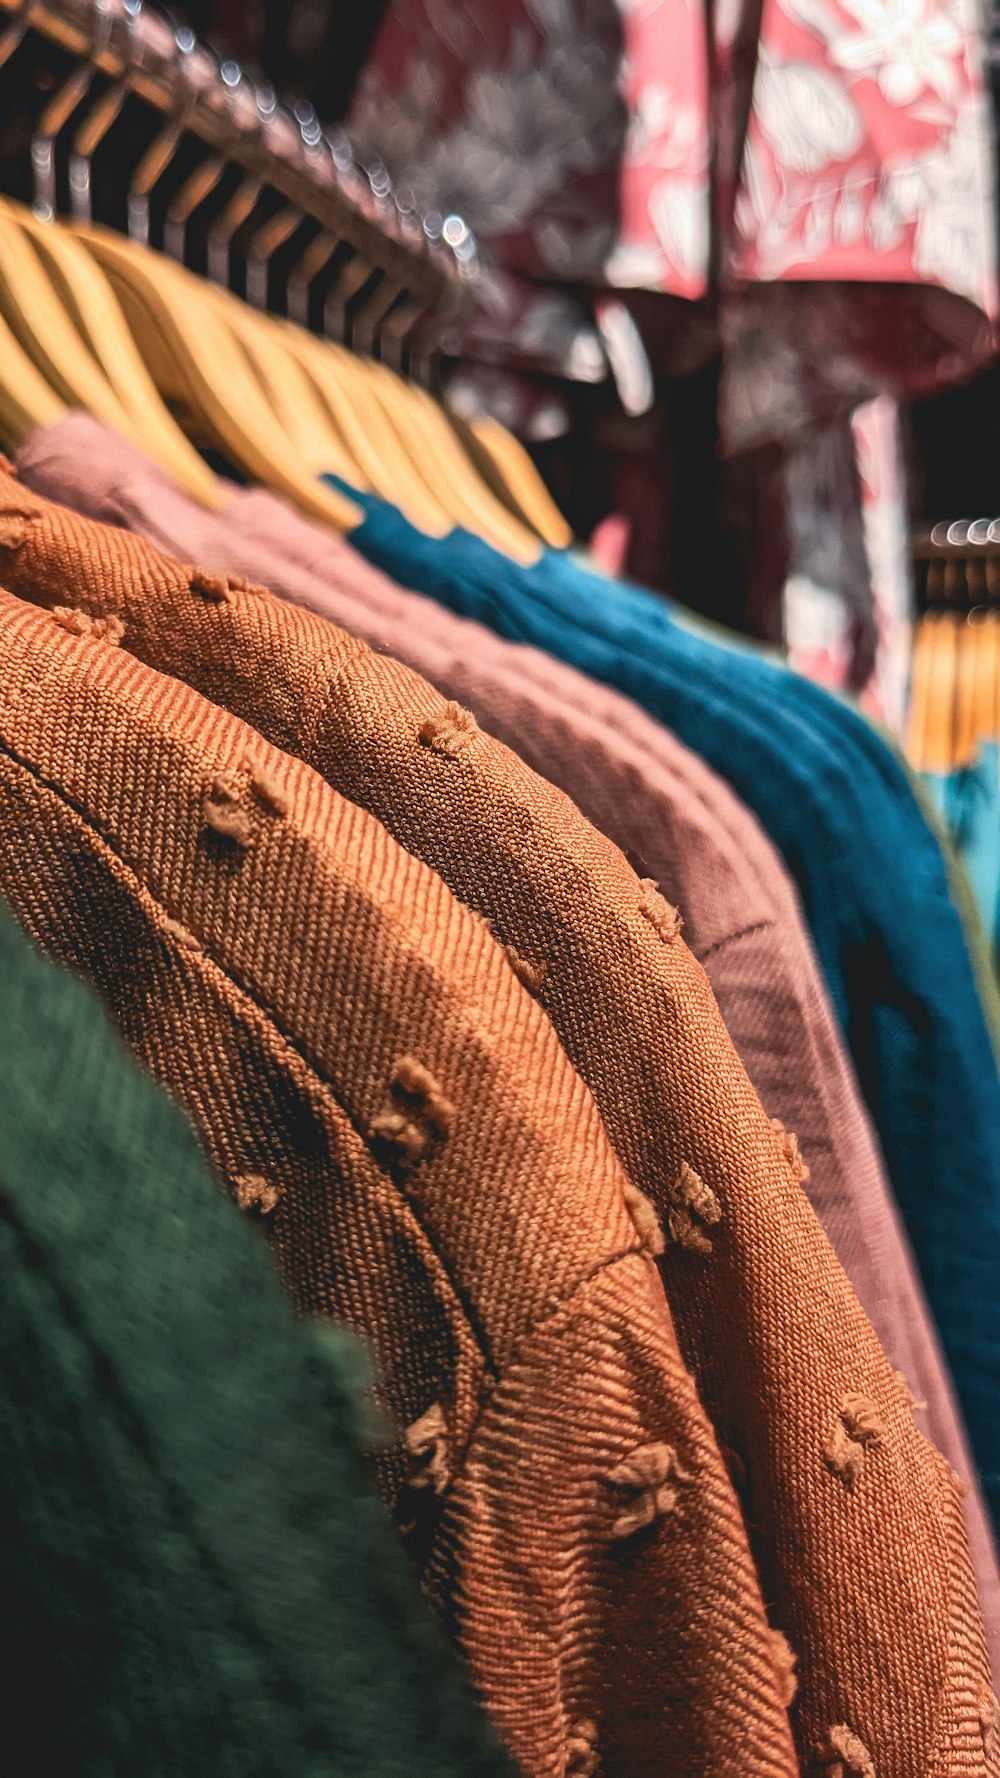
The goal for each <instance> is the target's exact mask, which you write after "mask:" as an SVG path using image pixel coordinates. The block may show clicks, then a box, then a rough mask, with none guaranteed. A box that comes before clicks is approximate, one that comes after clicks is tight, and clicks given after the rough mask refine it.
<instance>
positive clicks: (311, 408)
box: [206, 285, 366, 491]
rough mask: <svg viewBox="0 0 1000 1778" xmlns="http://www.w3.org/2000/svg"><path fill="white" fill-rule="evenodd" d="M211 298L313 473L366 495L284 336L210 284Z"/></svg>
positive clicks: (304, 461) (232, 297) (268, 321)
mask: <svg viewBox="0 0 1000 1778" xmlns="http://www.w3.org/2000/svg"><path fill="white" fill-rule="evenodd" d="M206 295H207V297H208V298H209V300H210V301H211V302H212V303H213V304H214V306H215V308H216V312H217V313H218V315H219V318H220V320H221V321H222V323H223V325H224V326H226V327H227V328H228V329H229V331H230V333H231V335H232V337H233V338H234V339H235V340H236V342H237V344H238V346H239V348H240V349H241V350H242V351H243V352H244V354H245V356H246V359H247V362H248V364H249V365H250V367H251V369H252V370H253V372H254V374H255V376H256V377H257V378H258V380H259V382H260V385H261V388H262V389H263V391H264V393H265V395H266V397H267V400H268V402H269V404H270V405H272V406H273V408H274V411H275V413H276V414H277V416H278V419H279V420H280V422H281V425H282V427H283V429H284V431H285V433H286V434H287V436H288V438H289V439H290V440H291V442H292V444H293V446H294V448H295V451H296V454H297V456H298V458H299V460H300V461H301V463H302V464H303V466H304V467H305V468H306V469H307V470H308V472H309V474H310V475H313V476H319V475H322V474H323V473H324V471H326V470H331V471H333V472H334V473H335V474H337V475H342V476H343V477H344V479H345V480H346V481H350V482H352V483H353V485H354V486H355V487H356V488H358V489H359V490H361V491H364V490H365V489H366V483H365V482H364V479H363V476H362V475H361V472H360V470H359V468H358V465H357V464H356V463H355V462H354V461H353V459H352V458H351V456H350V454H349V452H348V451H347V449H346V447H345V445H344V442H343V440H342V439H340V438H339V437H338V436H337V434H336V431H335V429H334V427H333V426H332V425H331V423H330V420H329V417H328V415H327V413H326V410H325V408H324V406H323V403H322V401H321V400H320V398H319V395H318V394H317V392H316V390H315V388H314V386H313V384H312V382H311V381H310V378H309V377H308V375H307V373H306V372H305V371H304V370H303V368H302V366H301V365H300V364H299V362H298V360H297V358H296V356H295V354H294V352H293V351H292V350H291V349H290V347H289V346H288V344H287V343H286V341H285V337H284V335H283V334H282V333H280V332H278V330H277V329H276V328H274V327H273V326H272V324H271V321H270V319H269V317H268V316H266V315H263V314H261V313H259V311H257V310H256V309H252V308H251V307H250V306H249V305H248V304H247V303H242V302H240V301H239V299H238V298H237V297H235V296H233V294H232V293H231V292H230V291H228V290H221V289H219V287H218V286H215V285H209V286H207V288H206Z"/></svg>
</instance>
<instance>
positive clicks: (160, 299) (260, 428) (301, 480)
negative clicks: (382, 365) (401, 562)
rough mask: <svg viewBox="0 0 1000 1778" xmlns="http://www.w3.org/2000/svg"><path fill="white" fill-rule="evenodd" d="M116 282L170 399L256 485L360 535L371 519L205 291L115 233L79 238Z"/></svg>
mask: <svg viewBox="0 0 1000 1778" xmlns="http://www.w3.org/2000/svg"><path fill="white" fill-rule="evenodd" d="M78 238H79V239H80V240H82V241H83V242H84V243H85V244H86V246H87V249H88V251H89V252H90V253H92V254H93V256H94V258H95V259H96V260H97V261H98V263H99V264H100V265H101V267H102V269H103V270H104V271H105V272H106V273H107V275H108V277H109V278H110V280H111V283H112V285H113V286H114V289H115V292H116V295H117V296H118V299H119V302H120V303H121V306H122V309H123V311H124V313H125V317H126V320H127V321H128V325H129V327H130V329H131V331H132V334H133V337H134V338H135V341H136V344H137V345H138V347H139V350H140V352H141V353H142V356H143V358H144V359H145V361H146V366H147V369H148V370H149V372H150V374H151V376H152V378H153V381H154V382H155V384H156V386H157V388H158V389H159V391H160V393H161V395H163V396H164V398H165V399H166V400H167V401H168V402H169V403H170V404H171V405H172V406H174V407H175V408H176V409H178V410H180V411H181V412H182V413H183V415H184V417H185V419H186V422H187V425H186V429H187V430H190V431H194V432H198V433H200V434H201V435H202V437H203V438H204V439H205V441H206V442H207V443H211V444H213V445H215V446H217V447H218V448H219V449H220V450H221V451H223V452H224V453H225V455H226V456H227V457H228V458H229V459H230V461H231V462H232V463H233V464H234V465H235V466H236V467H238V468H239V469H241V470H242V471H243V472H244V473H245V474H246V475H248V476H249V477H251V478H252V479H253V480H255V481H259V482H263V483H264V484H265V486H267V487H270V488H273V489H274V490H275V491H276V492H278V493H281V494H284V495H285V496H286V497H287V498H288V499H290V500H292V501H293V502H294V503H295V505H296V506H298V507H299V508H300V509H301V510H302V511H303V512H306V513H308V514H309V515H310V517H312V518H318V519H321V520H323V521H325V522H326V523H328V524H331V525H333V526H334V527H335V528H336V529H338V530H352V529H353V528H354V527H355V526H356V525H358V524H359V523H360V522H361V519H362V516H363V515H362V513H361V511H360V509H359V508H358V507H357V506H355V505H354V504H353V502H352V501H350V500H347V499H345V498H344V497H343V496H341V495H340V494H338V493H337V492H336V491H335V490H333V489H331V488H326V487H324V486H323V485H322V484H320V483H318V482H317V481H316V480H315V479H314V478H313V477H312V475H311V474H310V473H309V471H308V469H307V468H306V467H305V466H304V465H303V464H302V463H301V462H299V460H298V459H297V456H296V452H295V448H294V445H293V443H292V441H291V440H290V439H289V438H288V436H287V434H286V433H285V432H284V430H283V428H282V426H281V425H280V422H279V421H278V418H277V416H276V415H275V412H274V409H273V407H271V406H270V405H269V403H268V401H267V399H266V397H265V395H264V393H263V390H262V388H261V385H260V383H259V381H258V380H257V379H256V378H255V377H254V374H253V372H252V370H251V369H250V366H249V365H248V363H247V361H246V358H245V356H244V355H243V354H242V353H241V351H240V349H239V347H238V345H237V343H236V341H235V340H234V338H233V337H232V334H231V332H230V330H229V329H228V328H227V327H226V325H225V324H224V322H223V321H222V320H221V319H220V317H219V314H218V313H217V309H216V305H215V304H214V303H213V302H212V300H211V298H210V296H208V295H207V294H206V288H205V285H204V284H203V282H202V281H201V280H200V279H198V278H197V277H195V275H194V274H193V273H191V272H189V271H187V270H186V269H185V268H184V267H183V266H178V265H175V264H174V263H173V261H171V260H168V259H165V258H163V257H162V255H160V254H157V253H154V252H153V251H152V249H150V248H148V247H143V246H140V245H139V244H138V243H137V242H135V241H128V240H124V239H122V238H121V237H120V236H117V235H113V234H111V233H110V232H109V231H107V230H105V229H99V228H94V227H91V226H88V227H86V228H81V229H79V230H78Z"/></svg>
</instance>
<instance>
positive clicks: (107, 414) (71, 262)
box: [0, 203, 219, 505]
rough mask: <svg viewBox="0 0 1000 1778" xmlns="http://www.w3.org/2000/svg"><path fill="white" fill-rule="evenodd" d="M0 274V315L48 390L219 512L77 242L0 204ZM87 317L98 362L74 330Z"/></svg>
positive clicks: (107, 290)
mask: <svg viewBox="0 0 1000 1778" xmlns="http://www.w3.org/2000/svg"><path fill="white" fill-rule="evenodd" d="M0 267H2V270H0V305H2V307H3V311H4V313H5V315H6V317H7V319H8V321H9V322H10V324H11V326H12V327H13V329H14V331H15V332H16V333H17V336H18V338H19V339H20V341H21V344H22V345H23V346H24V349H25V351H26V352H27V354H28V356H29V357H30V358H31V359H32V362H33V363H34V364H35V365H36V367H37V368H38V369H39V370H40V371H41V372H42V374H43V376H44V377H45V378H46V381H47V382H48V383H49V384H50V386H51V387H52V389H53V390H54V391H55V392H56V393H57V394H58V395H59V396H60V397H61V398H62V399H63V400H64V401H66V402H67V403H68V404H69V406H71V407H82V408H85V409H86V410H87V412H88V413H91V414H93V415H94V416H95V417H96V418H97V419H100V420H102V421H103V422H104V423H105V425H107V426H110V427H111V428H112V429H113V430H114V431H115V432H117V433H119V434H120V435H121V436H122V437H125V438H129V439H131V441H132V442H133V443H134V444H135V445H137V446H139V447H140V448H142V449H143V450H145V451H146V453H147V454H148V455H149V456H151V457H153V458H155V459H156V461H158V462H159V463H160V464H161V465H162V467H163V468H165V469H166V470H168V471H169V473H170V474H171V475H172V476H173V477H174V479H175V480H176V481H177V482H178V484H179V485H180V486H181V487H183V488H184V489H185V491H186V492H188V493H190V494H192V495H193V496H194V497H195V498H197V499H199V500H201V501H202V502H203V503H205V504H210V505H218V503H219V495H218V493H217V491H216V482H215V477H214V476H213V475H212V473H211V471H210V470H209V469H208V467H207V465H206V464H204V463H203V462H202V460H201V458H200V457H199V456H198V454H197V452H196V451H195V450H193V449H192V447H191V445H189V444H188V442H187V440H186V439H185V437H184V435H183V433H182V432H181V431H180V429H179V428H178V426H177V425H176V423H175V421H174V420H173V419H172V418H171V416H170V414H169V413H168V412H167V410H166V409H165V408H164V406H163V403H162V401H161V400H160V397H159V395H158V394H157V392H156V390H155V388H154V387H153V385H152V383H151V382H150V381H149V378H148V377H147V376H146V373H145V369H144V368H143V366H142V361H141V359H139V357H138V353H137V352H136V350H135V346H134V344H133V342H132V340H131V337H130V335H129V333H128V329H127V327H126V325H125V320H124V317H123V316H122V314H121V312H120V310H119V309H118V305H117V303H116V300H115V296H114V292H113V291H112V289H111V287H110V286H109V285H108V283H107V280H106V279H105V278H103V276H102V274H101V272H100V270H99V268H98V267H97V266H95V265H94V264H93V262H92V261H91V260H90V259H89V258H88V257H87V254H86V252H85V250H84V249H83V248H82V247H81V246H80V244H79V242H77V241H74V240H73V239H72V237H71V236H69V235H68V233H67V231H66V230H65V229H61V228H60V227H59V225H58V224H57V223H46V222H40V221H38V219H37V218H35V217H33V216H31V215H30V212H24V211H22V210H21V209H20V208H19V207H17V206H15V205H11V204H7V203H0ZM92 279H96V280H97V288H96V289H95V288H94V286H93V284H92V282H91V280H92ZM85 308H86V309H90V310H92V311H93V312H94V321H95V325H96V329H97V335H98V341H99V344H100V345H101V346H102V347H103V348H104V356H103V357H102V353H101V351H100V350H98V351H96V352H95V351H94V350H93V347H92V345H91V342H90V341H89V340H88V337H87V333H86V331H85V330H81V328H80V326H79V325H78V321H77V317H78V316H79V315H80V313H81V310H82V309H85ZM109 365H110V366H111V367H112V369H113V371H114V375H109V374H108V367H109Z"/></svg>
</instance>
